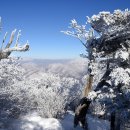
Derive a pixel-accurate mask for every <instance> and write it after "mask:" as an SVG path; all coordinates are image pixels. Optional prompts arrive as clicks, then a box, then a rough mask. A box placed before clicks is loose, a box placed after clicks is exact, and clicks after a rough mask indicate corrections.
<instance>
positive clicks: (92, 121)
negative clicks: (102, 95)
mask: <svg viewBox="0 0 130 130" xmlns="http://www.w3.org/2000/svg"><path fill="white" fill-rule="evenodd" d="M73 118H74V113H73V112H71V111H69V112H68V113H67V114H66V116H65V118H64V119H63V120H57V119H55V118H47V119H45V118H41V117H40V116H38V115H37V114H36V113H33V114H29V115H26V116H22V117H21V118H20V119H14V120H12V121H10V123H9V124H8V126H9V128H8V129H0V130H82V128H80V126H78V127H77V128H75V129H74V128H73ZM87 120H88V128H89V130H109V122H108V121H105V120H99V119H97V118H93V117H91V116H90V115H88V116H87Z"/></svg>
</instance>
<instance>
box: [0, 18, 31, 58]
mask: <svg viewBox="0 0 130 130" xmlns="http://www.w3.org/2000/svg"><path fill="white" fill-rule="evenodd" d="M0 24H1V18H0ZM16 31H17V30H16V29H14V30H13V31H12V33H11V36H10V40H9V42H8V43H7V44H6V46H5V47H4V44H5V41H6V38H7V34H8V33H7V32H6V33H5V35H4V38H3V40H2V45H1V49H0V60H1V59H4V58H8V56H9V55H10V54H11V53H12V52H13V51H28V50H29V44H28V42H26V43H25V44H24V45H23V46H20V45H19V39H20V36H21V30H19V31H18V34H17V37H16V43H15V45H14V47H11V45H12V43H13V41H14V37H15V34H16Z"/></svg>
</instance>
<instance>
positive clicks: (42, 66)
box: [20, 58, 87, 79]
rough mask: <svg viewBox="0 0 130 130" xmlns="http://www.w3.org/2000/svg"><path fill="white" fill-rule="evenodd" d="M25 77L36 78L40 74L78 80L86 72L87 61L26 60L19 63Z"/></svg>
mask: <svg viewBox="0 0 130 130" xmlns="http://www.w3.org/2000/svg"><path fill="white" fill-rule="evenodd" d="M20 63H21V65H22V66H23V67H24V68H25V70H26V73H27V75H28V76H29V75H30V76H31V77H37V76H39V75H40V73H53V74H58V75H60V76H66V77H74V78H78V79H79V78H80V77H82V75H84V74H85V73H86V72H87V59H84V58H77V59H27V58H23V59H22V60H21V61H20Z"/></svg>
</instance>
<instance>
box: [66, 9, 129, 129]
mask: <svg viewBox="0 0 130 130" xmlns="http://www.w3.org/2000/svg"><path fill="white" fill-rule="evenodd" d="M87 18H88V20H87V23H89V24H90V26H91V29H90V30H89V31H86V25H78V24H77V22H76V20H72V21H71V24H70V25H71V29H72V30H71V31H65V32H64V33H65V34H67V35H71V36H73V37H76V38H78V39H79V40H80V41H81V43H82V44H83V45H84V46H85V48H86V52H87V55H83V56H84V57H87V58H88V59H89V67H88V70H89V72H90V73H89V80H88V86H87V87H86V89H85V90H87V88H93V89H95V92H92V93H90V96H94V97H96V100H95V102H98V103H100V104H101V106H103V112H101V113H102V114H104V115H106V116H107V114H108V113H113V111H116V112H117V111H118V114H119V115H118V116H117V118H116V119H119V118H120V117H122V118H123V117H127V119H130V112H129V111H130V110H129V108H130V105H129V104H130V11H129V10H128V9H126V10H125V11H121V10H115V11H114V12H113V13H110V12H104V11H103V12H100V13H99V14H98V15H93V16H92V17H91V18H89V17H87ZM94 33H95V34H96V35H94ZM96 62H98V66H99V65H102V66H103V68H106V70H105V71H104V72H103V74H102V78H100V81H98V83H97V85H96V88H94V86H93V84H92V86H91V83H92V80H90V79H92V78H90V77H92V76H95V75H96V76H97V77H98V76H99V77H100V75H99V74H98V73H96V71H95V70H98V67H96V64H97V63H96ZM99 63H100V64H99ZM90 86H91V87H90ZM88 92H89V91H87V94H88ZM87 94H86V95H87ZM101 108H102V107H101ZM95 109H96V108H95ZM99 113H100V112H99ZM96 114H98V112H97V111H96ZM123 121H126V123H127V124H129V123H128V122H127V121H128V120H125V119H123V120H122V123H123ZM117 124H118V122H117ZM117 126H118V127H119V126H120V125H119V124H118V125H117ZM124 126H125V125H122V126H121V127H124ZM117 129H118V128H117ZM122 129H125V128H122Z"/></svg>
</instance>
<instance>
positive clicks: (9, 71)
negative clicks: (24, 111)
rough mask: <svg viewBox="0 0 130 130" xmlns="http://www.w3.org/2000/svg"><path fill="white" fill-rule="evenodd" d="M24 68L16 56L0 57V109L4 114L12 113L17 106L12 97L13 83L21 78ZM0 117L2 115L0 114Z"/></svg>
mask: <svg viewBox="0 0 130 130" xmlns="http://www.w3.org/2000/svg"><path fill="white" fill-rule="evenodd" d="M23 75H24V69H23V68H22V67H21V66H20V65H19V63H18V59H17V58H10V59H2V60H1V61H0V110H1V114H3V113H5V115H6V116H9V115H13V114H14V113H13V111H15V110H14V109H16V108H17V106H16V104H15V102H16V100H17V97H16V98H14V97H13V94H14V92H15V91H14V88H13V87H12V86H13V85H14V84H17V83H19V82H20V81H22V80H23ZM1 117H2V116H1Z"/></svg>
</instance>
